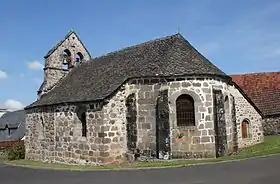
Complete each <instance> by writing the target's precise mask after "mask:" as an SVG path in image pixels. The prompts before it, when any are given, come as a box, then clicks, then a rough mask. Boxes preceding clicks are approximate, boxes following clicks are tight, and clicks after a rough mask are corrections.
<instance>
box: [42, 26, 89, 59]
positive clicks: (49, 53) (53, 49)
mask: <svg viewBox="0 0 280 184" xmlns="http://www.w3.org/2000/svg"><path fill="white" fill-rule="evenodd" d="M72 36H75V38H77V39H78V42H79V43H80V44H81V45H82V47H83V48H84V49H85V51H86V52H87V54H88V55H89V58H91V55H90V53H89V51H88V50H87V48H86V47H85V45H84V44H83V42H82V41H81V40H80V38H79V36H78V35H77V34H76V33H75V32H74V31H69V33H68V34H67V35H66V36H65V37H64V39H63V40H61V41H59V42H58V43H57V44H56V45H55V46H53V47H52V48H51V49H50V50H49V51H48V53H47V54H46V55H45V56H44V58H45V59H47V58H48V57H49V56H51V55H52V54H53V53H54V52H55V51H56V50H57V49H58V48H59V47H60V46H61V45H62V44H63V43H65V41H67V40H68V39H70V38H71V37H72Z"/></svg>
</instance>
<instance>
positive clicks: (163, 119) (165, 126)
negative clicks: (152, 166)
mask: <svg viewBox="0 0 280 184" xmlns="http://www.w3.org/2000/svg"><path fill="white" fill-rule="evenodd" d="M156 141H157V142H156V149H157V158H158V159H170V126H169V106H168V90H164V91H161V92H159V96H158V99H157V104H156Z"/></svg>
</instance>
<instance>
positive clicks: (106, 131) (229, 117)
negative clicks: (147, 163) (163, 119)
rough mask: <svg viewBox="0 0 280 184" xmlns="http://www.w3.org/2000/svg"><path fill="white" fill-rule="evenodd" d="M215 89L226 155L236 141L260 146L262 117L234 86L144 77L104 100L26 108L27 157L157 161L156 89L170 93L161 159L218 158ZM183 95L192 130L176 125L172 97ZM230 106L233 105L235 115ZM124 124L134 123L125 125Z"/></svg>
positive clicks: (92, 161)
mask: <svg viewBox="0 0 280 184" xmlns="http://www.w3.org/2000/svg"><path fill="white" fill-rule="evenodd" d="M213 89H217V90H221V91H222V94H223V98H224V101H223V102H224V103H225V106H224V107H225V110H224V113H225V115H224V116H225V121H226V136H227V138H226V142H227V144H226V153H227V154H231V153H232V152H233V150H234V146H235V143H234V141H235V140H236V141H237V140H238V147H239V148H242V147H244V146H248V145H252V144H256V143H259V142H262V141H263V134H262V128H261V117H260V115H259V114H258V113H257V112H256V111H255V109H254V108H253V107H252V106H251V105H250V104H249V103H248V102H247V100H246V99H245V98H244V97H243V96H242V95H241V93H240V92H239V91H238V90H237V89H236V88H235V87H234V86H230V85H228V84H227V83H226V82H225V81H223V80H221V79H219V78H203V77H181V78H165V79H162V78H149V79H148V78H142V79H132V80H130V81H128V82H127V83H125V84H124V85H123V86H121V87H120V88H119V90H118V91H117V92H116V93H115V94H113V95H112V96H111V97H110V98H108V99H106V100H105V101H104V102H99V103H94V102H92V103H87V104H68V105H67V104H65V105H63V106H51V107H45V108H35V109H30V110H28V111H27V116H26V126H27V132H26V139H25V145H26V158H27V159H31V160H38V161H45V162H54V163H67V164H91V165H102V164H112V163H115V164H116V163H122V162H125V161H127V160H129V161H131V160H134V159H135V158H138V157H140V158H146V159H152V158H155V157H156V155H157V137H156V135H157V134H156V103H157V99H158V95H159V93H160V91H164V90H167V91H168V106H169V109H168V113H169V115H168V121H169V125H170V134H169V141H170V147H171V149H170V150H171V153H170V155H168V157H164V158H169V159H170V158H171V159H175V158H213V157H216V144H215V136H216V133H215V128H214V123H215V121H214V119H215V118H214V116H215V114H214V112H213V110H214V107H213ZM182 94H188V95H190V96H191V97H192V98H193V99H194V103H195V104H194V105H195V126H190V127H180V126H178V125H177V120H176V99H177V98H178V97H179V96H180V95H182ZM128 97H129V98H130V100H127V99H128ZM233 97H234V98H233ZM128 101H129V102H130V105H128ZM232 104H235V107H236V109H235V110H236V117H234V116H233V112H234V111H233V110H232V107H233V105H232ZM82 112H84V113H85V114H86V130H87V134H86V136H82V122H81V120H80V119H79V114H80V113H82ZM244 118H248V119H249V120H250V133H251V134H250V135H251V136H250V138H248V139H246V140H242V137H241V133H240V131H241V130H240V122H241V121H242V120H243V119H244ZM235 119H236V124H237V127H236V128H235V127H234V126H235V123H234V120H235ZM128 123H132V125H133V123H135V125H133V126H128ZM128 129H129V132H127V130H128ZM235 130H237V136H236V139H235V138H234V137H235ZM136 155H138V156H137V157H135V156H136ZM165 156H166V155H165Z"/></svg>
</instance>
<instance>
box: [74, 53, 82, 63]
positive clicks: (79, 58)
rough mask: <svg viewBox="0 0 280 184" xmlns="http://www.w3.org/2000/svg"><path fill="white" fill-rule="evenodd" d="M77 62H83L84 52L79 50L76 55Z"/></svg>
mask: <svg viewBox="0 0 280 184" xmlns="http://www.w3.org/2000/svg"><path fill="white" fill-rule="evenodd" d="M75 59H76V62H81V61H83V59H84V56H83V54H82V53H80V52H78V53H77V54H76V56H75Z"/></svg>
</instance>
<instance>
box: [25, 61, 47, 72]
mask: <svg viewBox="0 0 280 184" xmlns="http://www.w3.org/2000/svg"><path fill="white" fill-rule="evenodd" d="M27 66H28V68H29V69H31V70H42V69H43V67H44V66H43V64H42V63H40V62H39V61H33V62H28V63H27Z"/></svg>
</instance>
